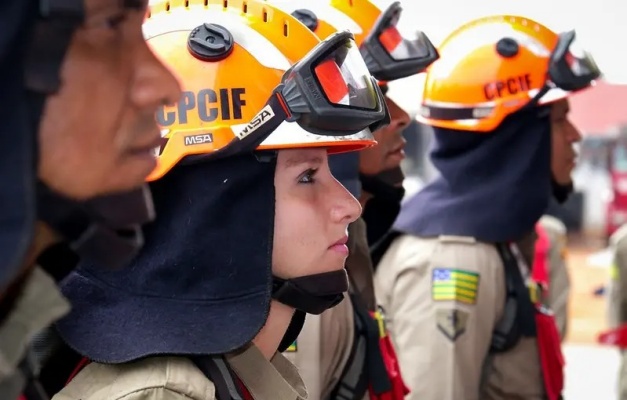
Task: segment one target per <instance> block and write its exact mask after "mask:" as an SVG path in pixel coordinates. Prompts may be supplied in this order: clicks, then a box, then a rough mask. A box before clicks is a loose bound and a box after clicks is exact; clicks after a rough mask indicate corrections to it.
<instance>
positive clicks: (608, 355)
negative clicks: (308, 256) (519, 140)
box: [375, 0, 627, 400]
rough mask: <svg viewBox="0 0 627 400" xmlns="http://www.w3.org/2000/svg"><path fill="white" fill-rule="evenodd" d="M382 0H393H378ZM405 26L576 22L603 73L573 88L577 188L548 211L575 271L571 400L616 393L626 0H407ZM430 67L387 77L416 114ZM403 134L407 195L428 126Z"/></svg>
mask: <svg viewBox="0 0 627 400" xmlns="http://www.w3.org/2000/svg"><path fill="white" fill-rule="evenodd" d="M375 2H378V3H379V4H380V5H382V6H385V5H387V4H389V3H390V2H389V1H384V0H380V1H376V0H375ZM402 4H403V8H404V12H403V15H404V16H406V15H410V16H411V18H407V17H405V18H404V19H403V20H401V22H400V24H401V28H404V29H407V30H414V31H415V30H417V29H419V30H423V31H424V32H426V33H427V35H428V36H429V37H430V38H431V39H432V41H433V42H434V44H435V45H436V46H438V45H439V44H440V42H441V41H442V40H443V39H444V37H445V36H446V35H447V34H448V33H449V32H451V31H452V30H453V29H454V28H456V27H457V26H459V25H461V24H462V23H464V22H466V21H468V20H470V19H473V18H477V17H481V16H487V15H492V14H501V13H508V14H515V15H523V16H526V17H529V18H532V19H535V20H537V21H538V22H541V23H544V24H545V25H547V26H548V27H549V28H551V29H553V30H556V31H565V30H570V29H575V30H576V32H577V38H578V40H579V42H580V44H581V45H582V46H583V47H584V48H585V49H586V50H588V51H589V52H590V53H591V54H592V55H593V56H594V58H595V60H596V61H597V63H598V65H599V67H600V68H601V70H602V71H603V73H604V79H603V81H601V82H600V83H599V84H598V85H597V86H596V87H594V88H592V89H589V90H587V91H584V92H582V93H578V94H576V95H574V96H573V97H571V110H572V111H571V117H572V121H573V122H574V123H575V125H576V126H577V127H578V128H579V130H580V131H581V133H582V134H583V137H584V139H583V141H582V142H581V144H580V145H579V148H578V152H579V158H578V166H577V169H576V171H575V173H574V179H575V187H576V193H575V194H574V195H573V196H571V198H570V199H569V200H568V202H567V203H566V204H564V205H563V206H557V205H552V207H551V209H550V211H549V213H550V214H552V215H554V216H556V217H558V218H560V219H561V220H562V221H563V222H564V223H565V224H566V226H567V227H568V236H569V251H568V256H567V257H568V268H569V271H570V276H571V285H572V287H571V297H570V322H569V326H570V327H569V334H568V337H567V339H566V344H565V355H566V362H567V371H566V391H565V393H564V394H565V396H564V397H565V399H568V400H583V399H614V398H616V375H617V372H618V366H619V353H618V350H617V349H616V348H612V347H607V346H602V345H599V344H597V336H598V334H599V332H601V331H602V330H604V329H606V328H607V323H606V298H605V285H606V284H607V282H608V280H609V267H610V264H611V256H610V253H609V251H608V249H607V244H608V238H609V236H610V235H611V234H612V233H613V232H614V231H615V230H616V229H617V228H618V227H620V226H621V225H622V224H626V223H627V55H626V52H625V50H624V49H625V48H626V47H627V46H625V45H624V42H623V40H624V38H627V24H626V23H625V22H624V21H625V17H626V16H627V2H625V1H620V0H596V1H595V2H573V1H568V0H551V1H547V0H525V1H513V0H510V1H503V0H500V1H497V0H474V1H468V0H437V1H432V2H430V3H429V4H428V5H426V4H425V3H424V2H421V1H415V0H404V1H402ZM423 79H424V75H423V76H420V77H412V78H407V79H404V80H401V81H397V82H392V83H391V84H390V92H389V93H390V96H391V97H392V98H393V99H394V100H395V101H397V102H398V103H399V105H401V106H402V107H404V108H405V109H406V110H408V112H410V113H411V114H412V115H415V114H416V112H417V109H418V105H419V103H420V100H421V96H422V82H423ZM405 137H406V139H407V142H408V143H407V147H406V154H407V159H406V160H405V161H404V165H403V168H404V170H405V173H406V175H407V176H408V179H407V180H406V184H405V186H406V189H407V191H408V194H411V193H413V192H415V191H416V190H418V189H420V187H422V185H424V183H425V182H427V181H429V180H430V179H431V178H432V177H433V175H434V171H433V168H432V167H431V165H430V164H429V160H428V152H429V148H430V140H431V132H430V129H429V128H428V127H425V126H422V125H420V124H418V123H416V122H414V123H413V124H412V125H411V126H410V127H409V128H408V129H407V131H406V132H405Z"/></svg>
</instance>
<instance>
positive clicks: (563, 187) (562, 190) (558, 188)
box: [551, 178, 574, 204]
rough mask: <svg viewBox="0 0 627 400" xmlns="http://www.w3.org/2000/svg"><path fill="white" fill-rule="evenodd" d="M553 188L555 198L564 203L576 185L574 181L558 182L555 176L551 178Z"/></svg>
mask: <svg viewBox="0 0 627 400" xmlns="http://www.w3.org/2000/svg"><path fill="white" fill-rule="evenodd" d="M551 189H552V191H553V198H555V200H556V201H557V202H558V203H559V204H564V203H565V202H566V200H568V197H569V196H570V194H571V193H572V192H573V191H574V186H573V183H572V181H571V182H569V183H567V184H561V183H558V182H557V181H556V180H555V178H551Z"/></svg>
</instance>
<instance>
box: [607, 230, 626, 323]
mask: <svg viewBox="0 0 627 400" xmlns="http://www.w3.org/2000/svg"><path fill="white" fill-rule="evenodd" d="M610 248H611V251H612V265H611V267H610V282H609V285H608V320H609V325H610V327H617V326H619V325H621V324H623V323H625V322H627V290H626V288H627V226H623V227H621V228H620V229H619V230H618V231H616V232H615V233H614V235H612V237H611V238H610Z"/></svg>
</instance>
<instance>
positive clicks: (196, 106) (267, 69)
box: [144, 0, 388, 181]
mask: <svg viewBox="0 0 627 400" xmlns="http://www.w3.org/2000/svg"><path fill="white" fill-rule="evenodd" d="M144 35H145V37H146V39H147V41H148V43H149V45H150V46H151V48H152V49H153V51H154V52H155V53H156V54H157V55H158V56H159V57H160V58H161V59H162V60H163V61H164V63H165V64H166V65H168V66H169V67H170V69H171V70H172V71H173V72H174V74H175V75H176V76H177V77H178V78H179V80H180V82H181V85H182V87H183V90H184V92H183V96H182V97H181V99H180V100H179V102H178V103H177V104H174V105H168V106H164V107H162V108H161V109H160V110H159V111H158V113H157V121H158V124H159V125H160V127H161V129H162V134H163V137H164V143H163V145H162V146H161V148H160V149H159V154H158V165H157V168H156V169H155V170H154V171H153V173H152V174H151V175H150V176H149V178H148V180H149V181H150V180H155V179H159V178H160V177H161V176H163V175H164V174H166V173H167V172H168V171H169V170H170V169H172V168H173V167H174V166H175V165H176V164H178V163H179V162H181V160H183V159H185V158H189V157H211V156H212V155H214V154H219V153H221V152H224V151H225V150H227V149H229V148H232V147H233V144H234V143H236V142H239V141H244V140H246V139H247V138H250V137H252V136H254V135H257V134H259V133H260V132H262V133H264V134H263V135H260V136H259V138H261V140H258V142H259V143H260V144H259V143H256V145H257V144H259V146H258V147H257V149H258V150H277V149H284V148H302V147H325V148H328V150H329V151H330V152H343V151H352V150H360V149H363V148H364V147H367V146H371V145H374V144H375V143H376V142H375V141H374V139H373V138H372V134H371V129H376V128H377V127H378V126H379V125H380V124H382V123H386V118H387V117H388V114H387V108H386V107H385V102H384V100H383V95H382V94H381V91H380V90H379V89H378V87H377V85H376V81H375V80H374V78H372V76H371V75H370V73H369V72H368V70H367V67H366V66H365V63H364V61H363V58H362V57H361V55H360V53H359V49H358V47H357V45H356V44H355V41H354V38H353V36H352V35H351V34H349V33H348V32H342V33H338V34H337V35H334V36H332V37H329V38H328V39H327V40H325V41H322V42H320V40H319V39H318V38H317V37H316V36H315V34H313V33H312V32H311V31H310V30H309V29H307V28H306V27H305V26H303V25H302V24H300V23H299V22H298V21H297V20H296V19H295V18H294V17H292V16H290V15H289V14H286V13H284V12H282V11H280V10H279V9H277V8H275V7H273V6H272V5H270V4H268V3H266V2H264V1H259V0H248V1H242V0H228V1H227V0H224V1H223V0H188V1H183V0H180V1H172V0H170V1H164V0H158V1H154V2H152V3H151V4H150V10H149V14H148V15H147V18H146V21H145V23H144ZM264 139H265V140H264ZM262 140H263V142H262ZM252 149H254V147H253V148H252Z"/></svg>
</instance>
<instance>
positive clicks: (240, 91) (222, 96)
mask: <svg viewBox="0 0 627 400" xmlns="http://www.w3.org/2000/svg"><path fill="white" fill-rule="evenodd" d="M245 94H246V89H244V88H230V89H219V90H218V91H217V92H216V91H215V90H213V89H202V90H199V91H198V92H191V91H185V92H183V95H182V96H181V99H180V100H179V101H178V103H177V104H175V105H173V106H167V108H168V109H169V110H171V111H166V107H159V109H158V110H157V122H158V123H159V125H161V127H168V126H171V125H174V124H176V123H178V124H180V125H185V124H187V123H188V120H189V118H192V121H193V120H194V119H195V118H194V114H195V117H196V118H197V119H198V120H200V121H202V122H213V121H215V120H217V119H218V118H219V119H221V120H223V121H228V120H231V119H235V120H237V119H242V107H243V106H245V105H246V100H244V99H243V98H242V97H243V96H244V95H245ZM190 113H191V114H192V115H191V116H190Z"/></svg>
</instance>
